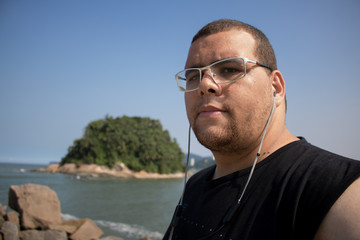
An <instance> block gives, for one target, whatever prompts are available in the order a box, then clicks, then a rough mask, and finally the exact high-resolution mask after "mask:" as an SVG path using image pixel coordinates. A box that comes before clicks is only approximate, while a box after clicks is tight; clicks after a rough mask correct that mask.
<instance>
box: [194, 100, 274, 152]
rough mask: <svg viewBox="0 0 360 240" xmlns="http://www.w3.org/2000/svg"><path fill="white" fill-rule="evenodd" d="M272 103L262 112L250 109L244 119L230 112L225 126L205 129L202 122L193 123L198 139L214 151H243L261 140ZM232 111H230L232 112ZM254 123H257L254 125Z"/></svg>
mask: <svg viewBox="0 0 360 240" xmlns="http://www.w3.org/2000/svg"><path fill="white" fill-rule="evenodd" d="M271 109H272V105H271V104H270V101H269V103H268V104H267V106H265V107H264V108H263V109H262V110H260V112H255V111H253V110H252V109H248V111H249V112H248V115H247V116H246V118H245V119H243V120H242V121H239V120H236V118H235V117H234V116H233V115H232V114H230V115H229V119H228V123H227V124H226V125H225V126H222V127H220V126H218V127H215V126H212V127H209V128H208V129H203V127H202V126H200V124H196V121H195V123H194V125H192V129H193V131H194V134H195V136H196V138H197V140H198V141H199V142H200V143H201V144H202V145H203V146H204V147H206V148H208V149H209V150H211V151H213V152H223V153H236V152H242V151H244V150H245V149H247V148H249V146H250V145H253V144H254V141H259V139H260V138H261V136H262V134H263V131H264V128H265V125H266V122H267V120H268V118H269V115H270V112H271ZM231 112H232V111H230V113H231ZM254 123H255V124H256V123H257V125H255V126H254Z"/></svg>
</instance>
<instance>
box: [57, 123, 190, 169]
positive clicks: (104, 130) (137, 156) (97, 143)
mask: <svg viewBox="0 0 360 240" xmlns="http://www.w3.org/2000/svg"><path fill="white" fill-rule="evenodd" d="M183 159H184V153H183V152H182V150H181V149H180V147H179V145H178V143H177V142H176V139H171V137H170V134H169V132H168V131H167V130H163V128H162V125H161V123H160V121H159V120H153V119H150V118H147V117H127V116H123V117H117V118H113V117H111V116H106V117H105V119H100V120H96V121H93V122H90V123H89V124H88V125H87V127H86V128H85V132H84V135H83V136H82V138H80V139H77V140H75V141H74V143H73V145H72V146H70V147H69V148H68V153H67V154H66V156H65V157H64V158H62V160H61V165H63V164H65V163H75V164H98V165H106V166H108V167H110V168H112V167H113V166H114V164H115V163H116V162H122V163H124V164H125V165H126V166H127V167H128V168H130V169H131V170H134V171H140V170H145V171H147V172H154V173H175V172H179V171H183V170H184V165H183Z"/></svg>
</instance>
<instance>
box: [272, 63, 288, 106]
mask: <svg viewBox="0 0 360 240" xmlns="http://www.w3.org/2000/svg"><path fill="white" fill-rule="evenodd" d="M271 80H272V88H273V92H274V93H275V92H276V96H275V106H276V107H278V106H280V105H281V104H282V103H283V104H285V105H286V99H285V94H286V88H285V80H284V78H283V76H282V74H281V72H280V71H279V70H274V71H273V72H272V73H271Z"/></svg>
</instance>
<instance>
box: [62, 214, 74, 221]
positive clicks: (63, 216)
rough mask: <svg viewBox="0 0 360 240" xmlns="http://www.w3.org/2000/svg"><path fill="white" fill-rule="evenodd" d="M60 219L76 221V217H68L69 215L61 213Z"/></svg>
mask: <svg viewBox="0 0 360 240" xmlns="http://www.w3.org/2000/svg"><path fill="white" fill-rule="evenodd" d="M61 218H62V219H63V220H76V219H78V218H77V217H75V216H73V215H70V214H67V213H61Z"/></svg>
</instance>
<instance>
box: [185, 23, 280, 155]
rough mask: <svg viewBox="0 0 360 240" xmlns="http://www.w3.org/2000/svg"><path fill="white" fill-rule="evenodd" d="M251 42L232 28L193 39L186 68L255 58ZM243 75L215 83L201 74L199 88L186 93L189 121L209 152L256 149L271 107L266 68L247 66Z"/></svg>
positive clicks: (245, 34)
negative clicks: (221, 61) (230, 59)
mask: <svg viewBox="0 0 360 240" xmlns="http://www.w3.org/2000/svg"><path fill="white" fill-rule="evenodd" d="M254 46H255V40H254V39H253V37H252V36H251V35H250V34H248V33H246V32H243V31H239V30H231V31H226V32H220V33H216V34H212V35H209V36H206V37H202V38H200V39H198V40H196V41H195V42H194V43H193V44H192V45H191V47H190V50H189V55H188V59H187V62H186V66H185V68H191V67H204V66H207V65H210V64H211V63H214V62H216V61H219V60H221V59H225V58H231V57H246V58H250V59H253V60H258V59H257V58H256V57H255V55H254ZM246 69H247V74H246V76H245V77H244V78H242V79H240V80H239V81H236V82H234V83H228V84H223V85H217V84H216V83H215V82H214V81H213V80H212V78H211V77H210V73H209V71H205V72H203V78H202V81H201V83H200V87H199V89H198V90H196V91H193V92H187V93H185V104H186V111H187V115H188V119H189V122H190V124H191V126H192V128H193V131H194V133H195V135H196V137H197V139H198V140H199V142H200V143H201V144H203V145H204V146H205V147H207V148H209V149H210V150H212V151H219V152H236V151H242V150H244V149H247V148H251V147H255V146H256V145H257V144H258V142H259V139H260V137H261V133H262V132H263V130H264V128H265V124H266V121H267V119H268V117H269V114H270V112H271V107H272V103H273V90H272V85H271V81H270V76H269V74H268V70H266V69H265V68H263V67H260V66H258V65H256V64H253V63H247V66H246Z"/></svg>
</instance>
